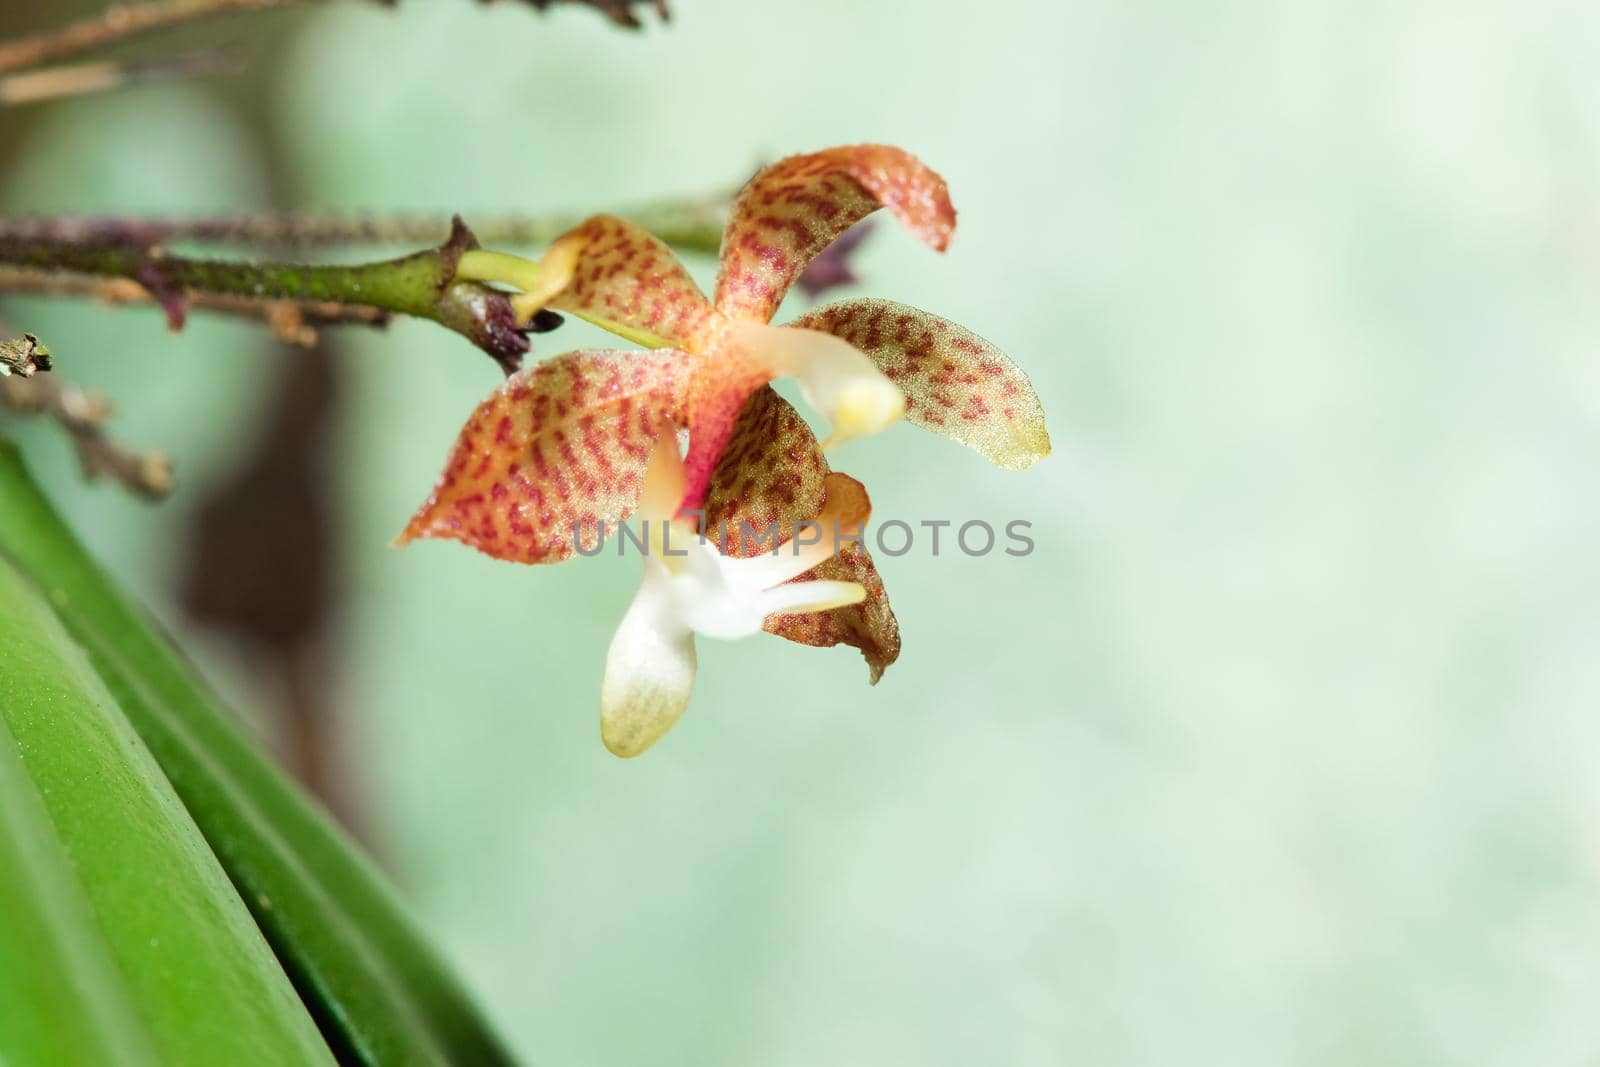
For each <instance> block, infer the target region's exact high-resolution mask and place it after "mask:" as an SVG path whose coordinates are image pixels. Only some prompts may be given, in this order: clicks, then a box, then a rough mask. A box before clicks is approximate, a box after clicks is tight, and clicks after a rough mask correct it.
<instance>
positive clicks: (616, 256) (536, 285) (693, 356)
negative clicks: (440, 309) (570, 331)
mask: <svg viewBox="0 0 1600 1067" xmlns="http://www.w3.org/2000/svg"><path fill="white" fill-rule="evenodd" d="M880 206H883V207H887V208H888V209H889V210H890V211H891V212H892V213H893V214H894V215H895V216H896V217H897V218H898V219H899V220H900V221H901V222H902V223H904V224H905V225H906V227H907V228H908V229H910V230H911V232H912V233H914V234H915V235H916V236H918V237H919V238H921V239H922V240H923V241H924V242H925V243H927V244H928V245H930V246H931V247H933V248H934V249H936V250H939V251H943V250H944V249H945V248H946V246H947V245H948V244H949V241H950V235H951V232H952V231H953V230H954V228H955V208H954V207H952V206H951V204H950V196H949V192H948V191H947V189H946V186H945V182H944V179H943V178H941V177H939V175H937V174H936V173H934V172H933V171H932V170H930V169H929V168H928V167H927V166H925V165H924V164H923V163H922V162H920V161H919V160H917V159H916V158H915V157H914V156H912V155H910V154H909V153H907V152H904V151H902V150H900V149H898V148H891V147H889V146H886V145H856V146H851V147H846V148H832V149H827V150H824V151H821V152H814V153H811V154H809V155H800V156H791V157H789V158H788V159H784V160H782V161H780V162H778V163H775V164H773V165H772V166H770V167H767V168H766V169H765V170H763V171H761V173H759V174H757V175H756V176H755V177H754V178H752V179H751V180H750V182H749V184H747V185H746V186H745V188H744V189H743V190H742V191H741V192H740V194H739V196H738V198H737V199H736V200H735V202H734V205H733V209H732V214H731V218H730V220H729V222H728V227H727V231H726V232H725V234H724V235H723V241H722V262H721V268H720V271H719V273H718V275H717V284H716V292H715V297H714V299H713V300H710V301H708V300H707V299H706V298H705V296H704V294H702V293H701V292H700V290H699V288H698V287H696V285H695V283H694V280H693V279H692V278H690V276H689V273H688V271H687V270H685V269H684V267H683V265H682V264H681V263H679V262H678V260H677V258H676V257H675V256H674V255H673V253H672V251H671V249H669V248H668V247H667V246H666V245H665V244H664V243H662V242H661V241H660V240H659V239H657V238H656V237H655V236H653V235H652V234H650V233H649V232H648V231H647V230H644V229H642V228H641V227H639V226H637V225H635V224H633V223H631V222H628V221H626V220H624V219H619V218H615V217H613V216H608V215H597V216H594V217H593V218H590V219H589V220H587V221H586V222H584V223H583V224H582V225H580V226H578V227H577V228H575V229H573V230H572V231H570V232H569V233H567V234H565V235H564V236H562V237H561V238H559V239H558V240H557V241H556V242H555V243H554V244H553V245H552V246H551V247H550V249H549V251H548V252H546V254H545V256H544V257H543V259H542V260H541V261H540V262H539V263H537V264H533V263H529V262H527V261H525V260H519V259H517V258H516V257H512V256H507V255H505V254H503V253H498V252H468V253H466V254H465V255H464V256H462V258H461V264H460V268H459V276H460V277H463V278H470V279H474V280H478V281H494V282H501V283H505V284H510V285H514V286H516V287H518V288H521V289H522V290H523V292H522V293H521V294H520V296H519V297H518V298H516V299H515V300H514V301H513V306H514V307H515V308H516V310H517V311H518V313H519V315H520V316H522V317H523V318H524V319H527V318H529V317H531V316H532V315H533V314H534V313H535V312H536V311H538V310H539V309H540V308H543V307H550V308H554V309H556V310H558V311H566V312H570V313H572V314H575V315H577V316H579V317H581V318H584V319H587V320H589V321H590V322H593V323H595V324H596V325H599V326H601V327H603V328H604V329H607V330H609V331H611V332H612V333H615V334H617V335H618V336H621V337H625V338H627V339H629V340H631V341H634V342H636V343H638V344H642V345H645V346H647V347H651V348H657V349H668V350H676V351H677V352H679V353H681V354H680V355H679V357H678V361H679V362H680V363H682V364H683V365H685V366H687V367H688V368H689V375H688V380H687V381H686V382H685V383H684V386H685V390H686V391H685V394H684V395H683V397H682V403H683V411H682V412H681V417H682V418H683V419H684V420H685V421H686V424H687V425H688V427H689V431H690V437H689V454H688V457H687V459H686V464H687V468H688V479H689V480H688V486H687V488H686V489H685V492H684V498H683V501H682V502H681V507H682V508H683V509H685V510H693V509H698V508H700V507H701V505H702V504H703V503H704V501H705V496H706V493H707V491H708V490H709V488H710V483H711V474H712V471H713V470H714V469H715V467H716V464H717V461H718V459H719V458H720V457H721V456H722V452H723V449H724V448H725V447H726V445H727V443H728V441H729V440H730V438H731V437H732V436H733V432H734V426H735V423H736V422H737V420H738V418H739V413H740V411H741V410H742V409H743V407H744V405H745V402H746V401H747V400H749V398H750V396H751V395H752V394H753V393H754V392H755V391H756V390H757V389H759V388H760V387H761V386H763V385H765V384H767V383H768V382H770V381H772V380H773V379H774V378H780V377H790V378H793V379H795V380H796V381H797V382H798V383H799V385H800V389H801V392H802V394H803V395H804V396H805V398H806V400H807V402H808V403H810V404H811V405H812V406H813V407H815V408H817V409H818V410H819V411H820V412H821V413H822V414H823V415H824V416H825V417H826V418H827V420H828V422H829V424H830V426H831V429H832V435H831V436H830V438H829V439H828V441H826V442H825V443H824V447H829V446H832V445H834V444H840V443H843V442H844V441H847V440H850V439H851V438H855V437H860V436H864V435H866V434H870V433H876V432H877V431H879V430H882V429H884V428H885V427H887V426H889V425H890V424H892V423H893V422H895V421H896V420H898V419H899V418H900V417H901V416H902V415H903V414H906V415H910V417H911V419H912V421H913V422H917V423H919V424H921V425H924V426H928V427H930V428H935V429H939V430H940V431H941V432H944V433H946V434H947V435H949V436H952V437H955V438H956V439H957V440H960V441H963V442H965V443H967V444H971V445H974V446H975V447H977V448H978V449H979V450H980V451H983V452H984V453H985V454H986V455H988V456H989V457H990V458H991V459H993V460H995V461H996V462H997V463H999V464H1000V465H1002V466H1005V467H1011V468H1022V467H1026V466H1029V465H1031V464H1032V463H1033V462H1035V461H1036V460H1038V459H1040V458H1042V457H1043V456H1045V455H1047V454H1048V453H1049V450H1050V445H1049V437H1048V435H1047V434H1046V433H1045V429H1044V415H1043V412H1042V410H1041V409H1040V407H1039V402H1038V398H1037V397H1036V396H1034V394H1033V389H1032V387H1031V386H1029V384H1028V380H1027V378H1026V377H1025V376H1024V375H1023V374H1022V372H1021V371H1020V370H1018V369H1017V368H1016V366H1015V365H1014V364H1012V363H1011V361H1010V360H1009V359H1006V357H1004V356H1003V355H1001V354H1000V353H999V352H997V351H995V350H994V349H993V348H991V347H990V346H988V345H986V344H984V343H983V342H982V341H980V340H979V339H977V338H976V337H973V336H972V335H969V334H967V333H966V331H964V330H960V329H958V328H952V327H950V326H949V324H947V323H945V322H944V321H943V320H940V319H937V318H936V317H934V316H932V315H929V314H927V313H926V312H921V311H918V310H916V309H914V308H909V307H904V306H902V305H896V304H890V303H888V302H885V301H872V302H867V301H847V302H844V303H841V304H836V305H833V306H831V307H830V308H829V309H827V311H828V314H826V315H821V314H817V313H814V314H813V315H811V316H807V317H804V318H802V319H800V320H798V321H796V322H793V323H789V324H788V325H786V326H778V327H775V326H772V325H770V320H771V318H772V316H773V314H774V313H775V312H776V311H777V310H778V305H779V304H780V303H781V302H782V300H783V298H784V295H785V294H786V293H787V292H788V291H789V288H790V287H791V286H792V285H793V284H794V283H795V281H796V280H797V279H798V278H799V276H800V275H801V273H802V272H803V271H804V270H805V268H806V267H807V266H808V265H809V264H810V263H811V262H812V261H813V260H814V259H815V258H816V257H817V256H818V255H819V254H820V253H821V252H822V251H823V250H824V249H825V248H827V247H828V246H829V245H830V244H832V243H833V241H834V240H835V239H836V238H838V237H839V236H841V235H842V234H844V233H845V231H847V230H849V229H850V227H851V226H853V225H854V224H855V223H857V222H859V221H860V220H861V219H862V218H864V217H865V216H866V215H868V214H870V213H871V212H872V211H875V210H876V209H877V208H878V207H880ZM924 333H927V334H929V336H928V338H927V340H926V341H922V340H921V337H920V335H921V334H924ZM940 335H943V336H940Z"/></svg>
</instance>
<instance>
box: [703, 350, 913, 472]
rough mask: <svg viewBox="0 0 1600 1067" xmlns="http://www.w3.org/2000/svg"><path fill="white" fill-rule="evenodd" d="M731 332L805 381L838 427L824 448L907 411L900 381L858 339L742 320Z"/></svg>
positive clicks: (774, 367)
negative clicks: (860, 346) (855, 341)
mask: <svg viewBox="0 0 1600 1067" xmlns="http://www.w3.org/2000/svg"><path fill="white" fill-rule="evenodd" d="M729 337H730V339H731V340H732V341H733V342H734V343H735V344H737V345H739V346H740V347H741V348H743V349H745V350H746V351H748V352H750V353H752V354H753V355H755V356H756V358H758V359H760V360H761V361H763V363H765V365H766V366H767V368H768V369H769V370H771V371H772V373H773V374H774V375H778V376H781V377H789V378H793V379H794V380H795V381H796V382H798V383H799V385H800V391H801V393H803V394H804V395H805V398H806V403H808V404H810V405H811V406H812V407H814V408H816V409H817V410H818V411H820V412H822V414H823V415H824V416H826V417H827V419H828V422H829V424H830V426H831V427H832V433H830V434H829V436H828V439H827V440H826V441H824V442H823V444H822V447H823V448H832V447H833V446H835V445H839V444H843V443H844V442H846V441H849V440H852V439H853V438H857V437H866V436H867V435H869V434H875V433H877V432H878V431H880V430H883V429H886V428H888V427H889V426H892V425H893V424H894V423H895V422H897V421H898V420H899V419H900V417H901V416H902V415H904V414H905V412H906V398H905V394H904V393H902V392H901V391H900V387H899V386H897V385H895V384H894V382H892V381H890V380H889V378H888V376H887V375H885V374H884V373H883V371H882V370H880V369H879V368H878V365H877V364H876V363H874V362H872V360H870V359H868V358H867V356H866V355H865V354H864V353H862V352H861V351H860V350H859V349H857V348H856V347H855V346H854V345H852V344H850V343H849V342H848V341H845V340H843V339H841V338H838V337H835V336H833V335H832V334H829V333H823V332H821V331H820V330H806V329H801V328H799V327H795V326H770V325H768V324H766V323H763V322H749V321H737V322H734V323H732V324H731V325H730V326H729Z"/></svg>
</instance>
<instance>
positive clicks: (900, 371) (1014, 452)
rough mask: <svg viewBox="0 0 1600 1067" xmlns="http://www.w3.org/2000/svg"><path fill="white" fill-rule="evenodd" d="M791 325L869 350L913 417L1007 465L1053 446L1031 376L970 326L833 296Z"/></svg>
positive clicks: (1021, 464)
mask: <svg viewBox="0 0 1600 1067" xmlns="http://www.w3.org/2000/svg"><path fill="white" fill-rule="evenodd" d="M788 325H790V326H798V327H801V328H803V329H807V330H820V331H822V332H824V333H831V334H833V335H834V336H836V337H840V338H842V339H844V340H846V341H848V342H850V343H851V344H852V345H854V346H855V347H856V348H858V349H860V350H861V351H862V352H865V353H866V354H867V356H868V357H869V358H870V359H872V360H873V361H874V362H875V363H877V364H878V366H879V367H880V368H882V370H883V372H884V374H886V375H887V376H888V377H889V380H890V381H892V382H894V383H895V384H896V385H898V386H899V387H900V390H901V391H902V392H903V393H904V394H905V398H906V413H905V418H906V421H907V422H912V423H915V424H916V425H918V426H921V427H923V428H924V429H927V430H932V431H933V432H934V433H937V434H943V435H944V436H946V437H949V438H952V439H953V440H956V441H959V442H961V443H962V444H964V445H967V446H969V447H971V448H974V449H977V451H978V452H980V453H982V454H983V455H984V456H985V457H987V458H988V459H989V460H990V461H992V462H993V463H995V464H996V465H998V466H1001V467H1004V468H1006V469H1007V470H1022V469H1023V468H1025V467H1030V466H1032V465H1033V464H1035V463H1037V462H1038V461H1039V460H1041V459H1043V458H1044V457H1045V456H1048V455H1049V454H1050V434H1049V433H1048V432H1047V431H1046V430H1045V425H1044V409H1043V408H1042V407H1041V406H1040V404H1039V397H1038V395H1037V394H1035V393H1034V391H1033V385H1032V384H1031V383H1030V382H1029V381H1028V376H1027V375H1026V374H1023V373H1022V370H1021V369H1020V368H1019V367H1018V366H1017V365H1016V364H1015V363H1013V362H1011V360H1010V358H1008V357H1007V356H1006V355H1005V353H1003V352H1001V351H1000V350H999V349H998V348H996V347H995V346H994V345H991V344H990V343H989V342H988V341H985V340H984V339H983V338H981V337H979V336H978V335H977V334H975V333H973V332H972V331H970V330H967V329H964V328H963V327H961V326H957V325H956V324H955V323H952V322H947V321H946V320H944V319H941V318H939V317H938V316H937V315H933V314H930V313H928V312H926V311H919V310H918V309H916V308H914V307H907V306H906V305H905V304H896V303H894V302H893V301H891V300H870V299H869V300H841V301H839V302H838V303H835V304H828V305H827V306H825V307H820V308H817V309H816V310H815V311H811V312H808V313H807V314H804V315H802V316H800V317H799V318H798V319H795V320H794V321H793V322H792V323H789V324H788Z"/></svg>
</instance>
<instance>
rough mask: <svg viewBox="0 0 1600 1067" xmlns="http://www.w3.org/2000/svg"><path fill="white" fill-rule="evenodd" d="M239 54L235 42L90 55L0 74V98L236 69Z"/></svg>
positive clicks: (85, 91)
mask: <svg viewBox="0 0 1600 1067" xmlns="http://www.w3.org/2000/svg"><path fill="white" fill-rule="evenodd" d="M243 67H244V56H243V53H241V52H240V51H239V50H238V49H236V48H204V49H200V50H198V51H194V52H180V53H178V54H176V55H171V56H162V57H160V58H157V59H151V60H138V61H134V62H127V63H119V62H116V61H113V60H95V61H92V62H87V63H75V64H72V65H70V66H63V67H46V68H44V69H41V70H25V71H22V72H20V73H17V74H3V75H0V104H3V105H6V106H8V107H9V106H13V105H16V104H36V103H40V102H43V101H46V100H60V99H62V98H64V97H69V96H87V95H89V94H90V93H108V92H114V91H116V90H118V89H126V88H128V87H129V86H132V85H140V84H144V83H148V82H158V81H178V80H182V79H187V78H200V77H205V76H207V75H211V74H230V73H238V72H239V71H240V70H242V69H243Z"/></svg>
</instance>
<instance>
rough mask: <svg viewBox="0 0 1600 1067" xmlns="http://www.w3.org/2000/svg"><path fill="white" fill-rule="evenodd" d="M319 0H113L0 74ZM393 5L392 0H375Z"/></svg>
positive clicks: (19, 45)
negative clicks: (191, 25)
mask: <svg viewBox="0 0 1600 1067" xmlns="http://www.w3.org/2000/svg"><path fill="white" fill-rule="evenodd" d="M313 2H317V0H147V2H145V3H124V4H116V5H114V6H112V7H109V8H107V9H106V10H105V11H104V12H103V13H102V14H99V15H94V16H91V17H89V18H86V19H83V20H81V21H78V22H74V23H71V24H69V25H67V26H63V27H61V28H60V29H56V30H47V31H45V32H43V33H38V34H34V35H33V36H31V37H22V38H18V39H17V40H14V41H7V42H3V43H0V74H3V73H9V72H12V71H18V70H30V69H32V68H34V67H40V66H44V65H45V64H47V63H56V62H59V61H60V60H63V59H69V58H71V57H73V56H79V55H82V54H83V53H85V52H92V51H95V50H97V49H101V48H107V47H110V46H111V45H115V44H120V43H122V42H123V41H128V40H132V39H134V38H136V37H144V36H148V35H150V34H154V33H159V32H161V31H164V30H171V29H175V28H177V27H179V26H184V25H187V24H189V23H193V22H201V21H205V20H210V19H215V18H218V17H220V16H223V15H230V14H237V13H240V12H248V11H263V10H266V9H268V8H277V7H292V6H295V5H299V4H307V3H313ZM376 2H377V3H379V4H382V5H384V6H392V5H393V3H394V0H376ZM525 2H527V3H529V4H530V5H531V6H532V7H534V8H535V9H537V10H540V11H543V10H544V9H545V8H547V7H549V6H550V5H551V4H552V3H557V2H559V3H576V4H582V5H585V6H588V7H592V8H594V9H595V10H597V11H599V12H601V13H602V14H604V15H605V16H606V17H608V18H609V19H611V21H612V22H615V23H616V24H617V25H619V26H626V27H628V28H629V29H637V28H638V27H639V26H641V25H642V23H641V22H640V20H639V18H638V17H637V16H636V15H634V13H633V8H634V7H635V6H636V5H639V4H642V3H649V4H650V6H651V7H652V8H654V9H655V12H656V14H657V15H658V16H660V17H661V18H662V19H666V18H667V16H668V9H667V0H525Z"/></svg>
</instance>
